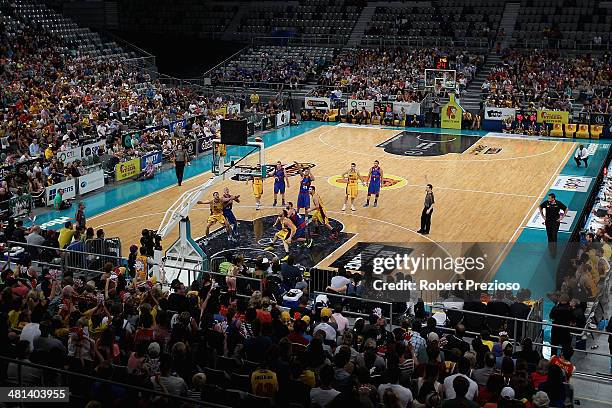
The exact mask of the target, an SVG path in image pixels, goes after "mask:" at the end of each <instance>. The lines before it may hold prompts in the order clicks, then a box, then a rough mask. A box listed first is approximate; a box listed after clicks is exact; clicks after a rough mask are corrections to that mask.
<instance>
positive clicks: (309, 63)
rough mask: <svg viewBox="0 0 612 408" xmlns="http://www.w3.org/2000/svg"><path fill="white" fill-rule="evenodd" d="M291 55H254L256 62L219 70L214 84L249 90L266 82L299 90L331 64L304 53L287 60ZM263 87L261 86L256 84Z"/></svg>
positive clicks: (283, 52)
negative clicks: (238, 85)
mask: <svg viewBox="0 0 612 408" xmlns="http://www.w3.org/2000/svg"><path fill="white" fill-rule="evenodd" d="M286 52H287V51H280V55H279V54H278V53H272V54H271V53H269V52H266V50H265V48H264V49H262V50H261V51H258V52H254V53H253V55H252V56H253V58H254V62H253V63H249V62H248V61H240V60H239V61H237V62H236V63H234V64H232V65H231V66H229V67H224V68H223V69H220V70H217V71H216V72H215V73H214V77H213V82H215V83H219V84H223V83H225V82H240V83H241V84H240V85H241V86H248V85H249V83H250V82H252V83H256V82H259V83H261V82H265V83H271V84H285V85H287V86H288V87H289V89H293V88H297V86H298V85H299V84H304V83H306V82H307V81H310V80H313V79H316V78H317V76H318V75H319V74H320V72H321V70H322V68H323V67H324V66H325V65H326V64H327V61H326V60H325V58H324V57H322V56H317V55H314V54H306V52H304V53H301V54H300V55H298V56H294V55H289V56H285V55H283V54H285V53H286ZM256 85H257V86H261V84H256Z"/></svg>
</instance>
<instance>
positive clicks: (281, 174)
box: [272, 161, 289, 206]
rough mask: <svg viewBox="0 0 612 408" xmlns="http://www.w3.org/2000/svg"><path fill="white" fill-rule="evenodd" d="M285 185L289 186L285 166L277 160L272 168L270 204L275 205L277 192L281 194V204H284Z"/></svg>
mask: <svg viewBox="0 0 612 408" xmlns="http://www.w3.org/2000/svg"><path fill="white" fill-rule="evenodd" d="M285 187H286V188H289V177H288V176H287V173H286V172H285V167H283V165H282V163H281V162H280V161H277V162H276V168H275V169H274V204H272V206H276V203H277V197H278V193H280V194H281V200H283V201H282V203H283V206H284V205H285Z"/></svg>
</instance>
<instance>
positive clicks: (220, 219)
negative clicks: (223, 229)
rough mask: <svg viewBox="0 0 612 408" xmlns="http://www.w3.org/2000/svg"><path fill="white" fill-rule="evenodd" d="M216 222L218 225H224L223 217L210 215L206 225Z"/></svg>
mask: <svg viewBox="0 0 612 408" xmlns="http://www.w3.org/2000/svg"><path fill="white" fill-rule="evenodd" d="M215 222H218V223H219V224H225V222H226V221H225V216H224V215H223V214H211V215H209V216H208V223H209V224H214V223H215Z"/></svg>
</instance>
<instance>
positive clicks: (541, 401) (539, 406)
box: [531, 391, 550, 408]
mask: <svg viewBox="0 0 612 408" xmlns="http://www.w3.org/2000/svg"><path fill="white" fill-rule="evenodd" d="M531 403H532V404H533V406H534V407H535V408H546V407H548V406H549V405H550V398H548V395H547V394H546V393H545V392H544V391H538V392H536V393H535V394H533V397H531Z"/></svg>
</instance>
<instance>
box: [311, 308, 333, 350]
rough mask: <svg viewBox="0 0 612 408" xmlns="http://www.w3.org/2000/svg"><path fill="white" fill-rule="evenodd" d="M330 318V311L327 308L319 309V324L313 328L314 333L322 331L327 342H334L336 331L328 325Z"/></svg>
mask: <svg viewBox="0 0 612 408" xmlns="http://www.w3.org/2000/svg"><path fill="white" fill-rule="evenodd" d="M331 317H332V310H331V309H330V308H329V307H324V308H323V309H321V322H320V323H319V324H318V325H316V326H315V328H314V331H313V332H314V333H316V332H317V331H319V330H323V331H324V332H325V340H326V341H328V342H335V341H336V335H337V333H336V329H335V328H334V327H333V326H332V325H331V324H330V319H331Z"/></svg>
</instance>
